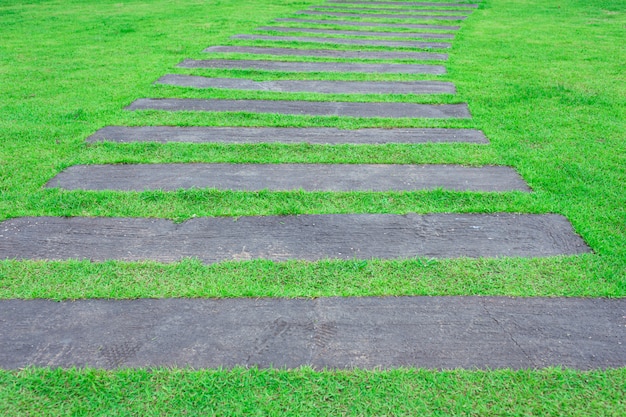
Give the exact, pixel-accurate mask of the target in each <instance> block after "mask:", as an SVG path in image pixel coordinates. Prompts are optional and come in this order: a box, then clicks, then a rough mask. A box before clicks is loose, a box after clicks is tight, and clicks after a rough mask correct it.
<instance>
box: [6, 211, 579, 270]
mask: <svg viewBox="0 0 626 417" xmlns="http://www.w3.org/2000/svg"><path fill="white" fill-rule="evenodd" d="M0 231H1V232H0V259H40V260H65V259H90V260H93V261H106V260H112V259H117V260H121V261H146V260H152V261H157V262H165V263H167V262H175V261H178V260H181V259H183V258H189V257H193V258H198V259H199V260H201V261H202V262H205V263H215V262H221V261H228V260H231V261H232V260H247V259H269V260H273V261H286V260H290V259H299V260H308V261H317V260H321V259H345V260H351V259H370V258H380V259H404V258H412V257H416V256H421V257H430V258H433V257H434V258H455V257H462V256H467V257H499V256H514V257H517V256H520V257H544V256H555V255H571V254H578V253H587V252H590V249H589V247H588V246H587V245H586V244H585V243H584V241H583V240H582V239H581V238H580V237H579V236H578V235H576V234H575V233H574V232H573V230H572V226H571V225H570V223H569V222H568V221H567V219H565V218H564V217H563V216H560V215H555V214H547V215H536V214H511V213H500V214H427V215H417V214H406V215H394V214H327V215H301V216H262V217H238V218H236V219H234V218H225V217H223V218H194V219H191V220H188V221H186V222H184V223H181V224H174V223H173V222H171V221H169V220H164V219H154V218H150V219H142V218H110V217H71V218H68V217H25V218H16V219H10V220H6V221H4V222H1V223H0Z"/></svg>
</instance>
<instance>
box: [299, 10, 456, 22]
mask: <svg viewBox="0 0 626 417" xmlns="http://www.w3.org/2000/svg"><path fill="white" fill-rule="evenodd" d="M295 14H307V15H322V16H336V17H356V18H360V19H363V18H376V19H406V20H465V19H467V16H447V15H446V16H442V15H426V14H424V15H417V14H387V13H385V14H380V13H367V14H357V13H343V12H326V11H319V12H316V11H314V10H302V11H299V12H295Z"/></svg>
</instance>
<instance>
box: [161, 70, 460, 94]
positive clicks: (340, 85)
mask: <svg viewBox="0 0 626 417" xmlns="http://www.w3.org/2000/svg"><path fill="white" fill-rule="evenodd" d="M155 83H156V84H165V85H173V86H178V87H194V88H225V89H231V90H251V91H276V92H289V93H298V92H307V93H324V94H455V93H456V89H455V88H454V84H452V83H449V82H443V81H329V80H276V81H254V80H247V79H245V78H209V77H201V76H198V75H186V74H166V75H164V76H163V77H161V78H159V79H158V80H157V81H156V82H155Z"/></svg>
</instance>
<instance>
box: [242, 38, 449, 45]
mask: <svg viewBox="0 0 626 417" xmlns="http://www.w3.org/2000/svg"><path fill="white" fill-rule="evenodd" d="M230 38H231V39H246V40H252V41H279V42H305V43H332V44H337V45H361V46H388V47H391V48H449V47H450V44H449V43H446V42H418V41H380V40H373V39H346V38H323V37H307V36H268V35H233V36H231V37H230Z"/></svg>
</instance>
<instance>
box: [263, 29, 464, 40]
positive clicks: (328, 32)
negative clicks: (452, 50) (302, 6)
mask: <svg viewBox="0 0 626 417" xmlns="http://www.w3.org/2000/svg"><path fill="white" fill-rule="evenodd" d="M256 30H267V31H274V32H302V33H322V34H325V35H343V36H378V37H393V38H432V39H453V38H454V35H452V34H450V33H427V32H372V31H363V30H331V29H315V28H287V27H281V26H261V27H258V28H257V29H256Z"/></svg>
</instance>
